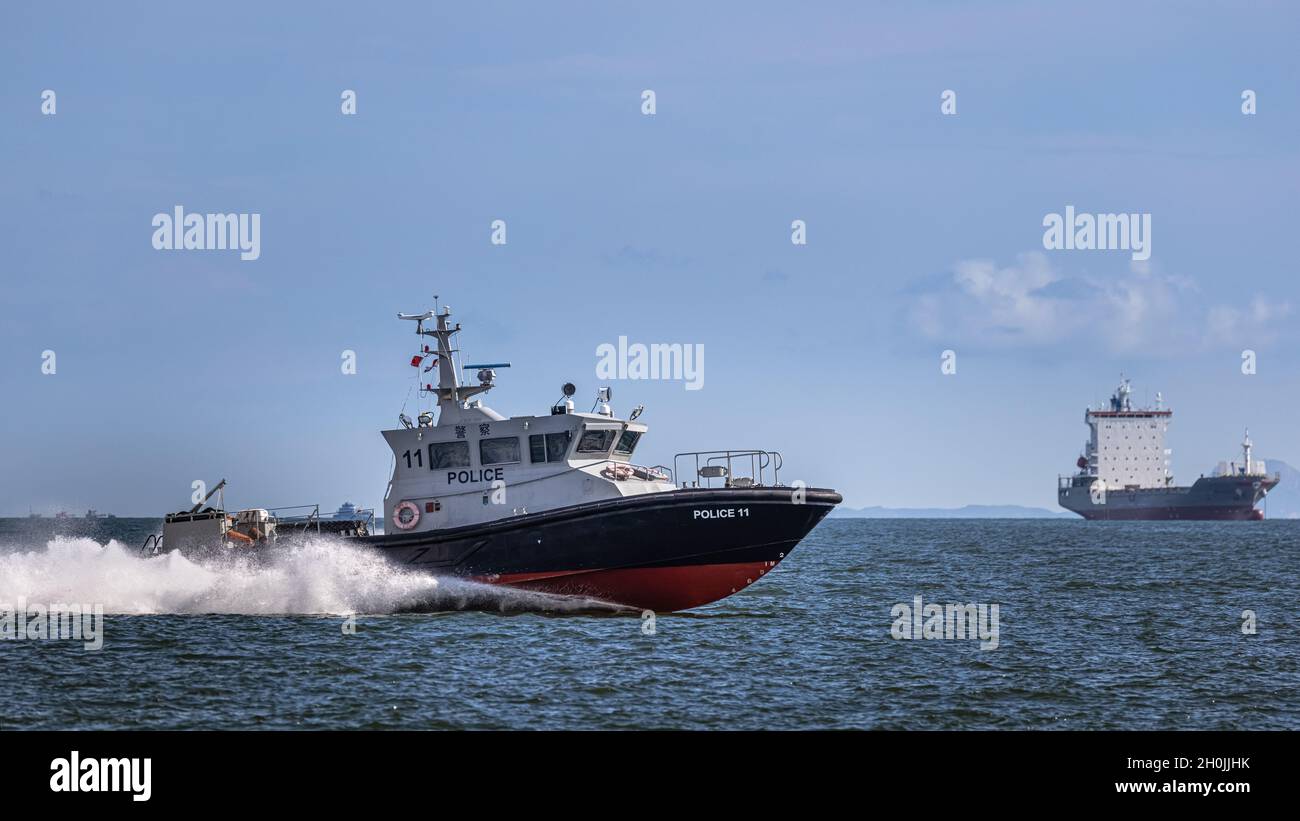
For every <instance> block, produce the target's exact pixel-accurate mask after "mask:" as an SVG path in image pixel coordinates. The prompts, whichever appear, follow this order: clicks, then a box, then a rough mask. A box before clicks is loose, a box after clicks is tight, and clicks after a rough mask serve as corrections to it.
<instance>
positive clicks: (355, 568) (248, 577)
mask: <svg viewBox="0 0 1300 821" xmlns="http://www.w3.org/2000/svg"><path fill="white" fill-rule="evenodd" d="M20 598H25V599H26V600H27V601H29V602H84V603H95V604H101V605H102V606H103V608H104V612H105V613H117V614H123V613H125V614H162V613H178V614H185V613H190V614H199V613H237V614H251V615H256V614H260V615H281V614H299V613H301V614H350V613H357V614H386V613H409V612H436V611H442V610H464V609H471V610H490V611H499V612H530V611H533V612H565V611H579V610H581V611H592V610H619V609H622V608H618V607H616V606H613V605H607V604H604V603H601V602H596V601H593V600H590V599H584V598H575V597H568V596H553V595H548V594H542V593H531V592H527V591H521V590H513V589H510V588H502V587H495V586H492V585H482V584H475V583H472V582H466V581H462V580H457V579H439V578H437V577H435V576H432V575H430V574H428V573H424V572H420V571H415V570H409V569H405V568H401V567H397V566H395V565H393V564H391V563H389V562H387V561H386V560H385V559H384V558H383V556H381V555H380V554H379V553H377V552H375V551H372V550H368V549H366V548H362V547H358V546H355V545H348V544H346V543H340V542H337V541H333V540H330V539H326V538H320V539H307V540H304V541H301V542H296V543H295V544H293V545H292V546H289V547H276V548H273V549H272V550H271V552H270V553H269V554H267V555H266V556H262V557H252V556H242V557H237V556H226V557H220V558H216V559H211V560H209V559H204V560H201V561H200V560H196V559H191V558H188V557H186V556H184V555H182V554H181V553H178V552H172V553H165V554H162V555H159V556H151V557H147V558H145V557H141V556H139V555H138V551H137V550H134V549H132V548H130V547H127V546H125V545H123V544H121V543H120V542H117V541H115V540H114V541H109V542H108V544H104V545H101V544H99V543H98V542H96V541H94V540H93V539H88V538H64V537H59V538H55V539H53V540H51V541H50V542H48V543H47V544H46V545H45V546H44V547H43V548H36V549H32V548H23V547H18V546H13V545H0V603H4V602H14V601H17V600H19V599H20Z"/></svg>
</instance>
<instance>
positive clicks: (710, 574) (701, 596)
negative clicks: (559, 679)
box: [476, 561, 776, 613]
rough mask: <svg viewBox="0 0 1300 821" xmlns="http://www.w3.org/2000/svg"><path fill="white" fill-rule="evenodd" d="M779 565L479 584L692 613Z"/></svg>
mask: <svg viewBox="0 0 1300 821" xmlns="http://www.w3.org/2000/svg"><path fill="white" fill-rule="evenodd" d="M775 566H776V562H774V561H768V562H737V563H731V564H693V565H678V566H675V567H632V568H611V569H604V570H582V571H573V572H559V573H550V574H546V573H515V574H506V575H502V576H496V577H492V578H479V579H476V581H483V582H489V583H491V584H505V585H509V586H511V587H519V588H523V589H525V590H536V591H539V592H542V593H556V594H559V595H564V596H587V597H590V598H593V599H600V600H601V601H607V602H614V603H615V604H622V605H626V606H628V607H636V608H639V609H641V610H654V611H656V612H660V613H667V612H671V611H674V610H689V609H691V608H692V607H699V606H701V605H704V604H708V603H709V602H715V601H717V600H718V599H722V598H725V597H727V596H730V595H731V594H732V593H737V592H739V591H741V590H743V589H745V588H746V587H748V586H750V585H751V584H753V583H754V582H756V581H758V580H759V578H761V577H762V576H763V574H765V573H767V572H768V571H770V570H771V569H772V568H773V567H775Z"/></svg>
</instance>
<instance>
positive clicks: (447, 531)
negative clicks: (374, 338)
mask: <svg viewBox="0 0 1300 821" xmlns="http://www.w3.org/2000/svg"><path fill="white" fill-rule="evenodd" d="M450 316H451V310H450V309H449V308H446V307H444V308H443V309H442V310H441V311H438V310H434V311H428V312H425V313H422V314H399V315H398V318H399V319H401V320H406V321H412V322H414V323H415V332H416V334H418V335H419V337H420V339H421V344H420V350H419V352H418V353H417V354H416V355H415V356H414V357H412V365H414V366H417V367H423V370H424V372H429V371H432V370H434V369H435V368H436V370H437V375H438V381H437V384H436V386H435V385H434V384H433V383H432V382H429V383H427V384H423V385H421V388H420V394H421V396H422V397H428V398H430V399H432V400H435V401H436V412H435V409H434V407H430V409H429V410H427V411H424V412H421V413H418V414H417V419H416V420H415V421H412V420H411V419H409V418H408V417H407V416H406V415H405V414H404V413H403V414H399V421H400V422H401V426H400V427H397V428H394V429H391V430H385V431H383V432H382V433H383V436H384V439H385V440H386V441H387V443H388V446H389V447H390V448H391V449H392V452H393V456H394V467H393V473H392V477H391V478H390V480H389V483H388V489H387V492H386V493H385V496H384V514H383V515H384V519H383V521H384V531H385V532H384V533H382V534H376V533H372V532H370V529H369V528H367V527H361V528H357V529H354V530H351V531H348V532H339V533H337V534H336V535H339V536H342V537H345V538H348V539H349V540H350V541H351V540H355V541H356V542H359V543H362V544H366V545H368V546H370V547H372V548H374V549H376V550H379V551H381V552H382V553H383V554H384V555H386V556H387V557H388V558H389V559H390V560H391V561H393V562H396V563H398V564H401V565H405V566H410V567H414V568H423V569H427V570H429V571H431V572H433V573H435V574H439V575H454V576H459V577H464V578H468V579H471V580H475V581H481V582H487V583H492V584H504V585H511V586H515V587H520V588H526V589H530V590H537V591H542V592H548V593H558V594H564V595H580V596H587V597H591V598H596V599H601V600H604V601H609V602H614V603H617V604H623V605H628V606H632V607H637V608H641V609H647V610H655V611H673V610H686V609H689V608H693V607H698V606H700V605H704V604H708V603H709V602H713V601H716V600H718V599H721V598H724V597H726V596H729V595H731V594H733V593H736V592H738V591H740V590H743V589H744V588H745V587H748V586H749V585H751V584H753V583H754V582H756V581H758V579H760V578H761V577H762V576H763V575H764V574H766V573H768V572H769V571H771V570H772V568H774V567H776V565H777V564H778V563H780V562H781V561H782V560H783V559H785V558H786V557H787V556H788V555H790V551H791V550H793V549H794V547H795V545H797V544H798V543H799V542H800V541H801V540H802V539H803V538H804V536H806V535H807V534H808V532H809V531H811V530H812V529H813V527H815V526H816V525H817V523H818V522H820V521H821V520H822V518H824V517H825V516H826V514H828V513H829V512H830V511H831V509H832V508H834V507H835V505H837V504H839V503H840V502H841V501H842V499H841V497H840V494H838V493H836V492H835V491H833V490H829V489H822V488H808V487H805V486H803V484H802V483H795V484H794V486H786V485H783V484H781V481H780V475H779V474H780V470H781V466H782V459H781V455H780V453H779V452H776V451H770V450H762V449H741V450H718V451H698V452H687V453H679V454H677V455H676V457H675V458H674V464H673V466H672V467H671V468H670V467H667V466H663V465H656V466H646V465H640V464H637V463H636V462H634V461H633V455H634V453H635V452H636V449H637V446H638V444H639V443H640V442H641V439H642V437H643V436H644V435H645V433H646V431H647V427H646V425H645V424H644V423H642V422H639V421H637V420H638V418H639V417H640V415H641V413H642V411H643V409H644V408H643V407H641V406H638V407H637V408H636V409H635V410H633V411H632V412H631V413H630V414H629V415H628V417H627V418H626V419H621V418H619V417H617V416H616V415H615V413H614V411H613V410H612V408H611V407H610V400H611V398H612V397H611V391H610V389H609V388H601V390H600V393H599V395H598V397H597V403H596V406H595V407H593V410H592V412H589V413H580V412H576V411H575V409H574V402H573V398H572V397H573V395H574V393H575V388H574V386H573V385H572V384H571V383H570V384H566V385H565V386H564V388H563V390H562V393H563V397H562V398H561V399H560V400H559V401H558V402H557V403H556V404H554V405H553V406H551V407H550V408H549V412H548V413H546V414H544V415H540V416H512V417H508V418H507V417H505V416H502V415H501V414H499V413H497V412H496V411H494V410H492V409H491V408H488V407H487V406H485V405H484V404H483V402H482V399H481V398H478V397H479V396H480V395H481V394H485V393H487V392H488V391H490V390H491V389H493V388H494V387H496V370H497V369H498V368H503V367H508V365H505V364H488V365H474V364H470V365H463V364H460V363H459V362H458V359H459V353H460V352H459V350H458V349H456V348H454V347H453V341H454V339H453V338H454V337H455V335H456V334H457V333H459V332H460V330H461V326H460V325H459V324H455V325H452V324H450V322H449V318H450ZM426 339H432V340H433V341H434V342H435V343H436V344H435V345H432V346H431V345H430V344H428V343H427V342H425V340H426ZM426 362H427V363H428V364H427V365H426V364H425V363H426ZM458 365H459V367H458ZM461 370H466V371H476V372H477V373H476V376H477V384H462V382H461V379H460V376H459V372H460V371H461ZM431 405H432V403H431ZM214 510H215V509H214ZM202 513H203V510H202V505H198V506H196V508H195V509H194V511H192V512H188V513H182V514H175V515H177V516H182V517H183V516H185V515H197V514H202ZM264 514H267V515H264ZM240 516H242V517H243V520H244V524H245V529H244V531H243V535H250V534H249V533H248V532H247V531H248V529H249V528H248V525H252V526H253V527H254V528H256V529H257V536H259V537H261V538H262V539H265V535H266V534H265V530H266V527H267V526H268V525H271V524H274V522H272V521H271V520H272V519H274V517H273V516H269V514H268V511H265V510H255V511H252V512H249V511H241V512H240V513H239V514H237V515H236V517H235V519H236V520H238V519H239V517H240ZM236 529H237V528H236ZM308 529H310V523H309V526H308ZM171 538H172V537H171V536H169V535H167V533H166V526H165V527H164V535H163V540H164V542H170V541H171ZM170 547H172V545H170V544H168V548H170Z"/></svg>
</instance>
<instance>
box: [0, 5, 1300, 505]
mask: <svg viewBox="0 0 1300 821" xmlns="http://www.w3.org/2000/svg"><path fill="white" fill-rule="evenodd" d="M377 5H379V7H378V8H375V7H371V6H365V5H357V4H324V5H320V6H317V5H313V6H311V7H310V11H308V10H307V7H305V6H304V7H302V8H297V9H290V8H287V7H281V6H280V5H278V4H267V3H259V4H244V3H226V4H221V5H220V6H212V7H189V6H187V5H184V4H161V3H157V4H111V5H110V4H90V3H83V4H67V5H60V6H57V7H50V6H47V5H45V4H27V3H6V4H5V5H4V6H3V8H2V9H0V77H3V81H2V82H0V175H2V178H3V180H4V194H5V195H4V197H3V198H0V238H3V240H4V249H5V251H4V254H3V257H2V258H0V284H2V285H3V287H2V288H0V299H3V308H4V310H3V311H0V397H3V408H4V411H3V414H2V415H0V459H2V467H0V513H10V514H14V513H25V512H26V510H27V508H28V506H29V505H30V506H33V507H35V508H36V509H37V510H43V511H46V512H53V511H54V510H57V509H60V508H67V509H69V510H74V511H81V510H84V509H85V508H87V507H96V508H99V509H101V510H112V511H116V512H119V513H122V514H155V513H159V512H161V511H163V510H168V509H174V508H177V507H180V506H182V505H183V504H184V503H185V502H186V500H187V499H188V496H189V492H190V491H189V488H190V482H191V481H193V480H194V479H198V478H203V479H207V480H209V481H215V480H216V479H217V478H220V477H222V476H225V477H227V478H229V479H230V480H231V482H232V492H231V494H230V495H229V496H228V501H230V502H231V503H232V504H262V505H277V504H297V503H303V502H318V501H319V502H321V503H322V504H324V505H327V506H331V507H332V506H334V505H337V504H338V503H339V502H341V501H343V500H344V499H345V498H347V499H351V500H353V501H356V502H358V503H362V504H369V505H374V504H378V503H379V502H380V499H381V497H382V493H383V489H384V484H385V482H386V479H387V474H388V470H389V464H390V454H389V452H388V450H387V448H386V447H385V445H384V443H383V441H382V439H381V438H380V437H379V434H378V430H379V429H380V428H383V427H391V426H392V425H393V424H395V419H396V415H397V413H398V411H399V410H401V408H402V405H403V402H404V401H405V400H406V398H407V393H408V390H409V387H410V385H411V376H412V373H411V372H412V369H411V368H410V367H409V365H408V364H407V360H408V359H409V355H410V353H411V348H412V345H413V344H414V341H415V340H414V337H413V336H412V335H410V334H409V331H410V328H409V326H407V325H405V324H399V323H397V322H396V321H395V320H394V318H393V317H394V315H395V314H396V312H398V311H399V310H400V311H417V310H422V309H424V308H425V307H427V306H428V305H429V304H430V303H431V301H432V295H433V294H434V293H437V294H440V295H441V297H442V300H443V302H446V303H450V304H451V305H452V306H453V308H454V310H455V311H456V315H457V317H458V319H459V320H460V321H461V322H463V323H464V324H465V325H466V328H467V333H466V334H465V335H464V340H463V341H464V343H465V345H466V349H467V351H468V353H469V354H470V357H471V358H473V359H490V360H494V361H510V362H512V363H513V364H514V368H513V369H512V370H510V371H507V372H504V373H503V374H502V376H501V379H500V385H501V387H499V388H498V389H497V390H495V391H494V392H493V393H491V394H490V395H489V398H488V402H489V404H491V405H492V406H494V407H495V408H497V409H498V410H499V411H501V412H503V413H506V414H523V413H545V410H546V407H547V406H548V405H549V403H550V402H551V401H552V400H554V399H555V398H556V396H557V395H558V393H559V392H558V386H559V385H560V384H561V383H562V382H564V381H573V382H575V383H576V384H577V385H578V387H579V394H578V399H579V400H581V401H580V404H583V405H584V406H585V405H586V404H587V400H588V397H590V396H591V395H593V394H594V393H595V390H596V388H597V387H598V383H597V380H596V376H595V370H594V368H595V361H596V357H595V349H596V347H597V346H598V345H600V344H601V343H605V342H614V341H616V340H617V338H618V337H619V336H620V335H625V336H627V337H629V338H630V339H631V340H633V341H642V342H646V343H649V342H682V343H693V344H702V345H704V348H705V351H706V356H705V368H706V376H705V387H704V389H703V390H699V391H686V390H684V388H683V386H682V384H681V383H674V382H622V383H615V385H614V390H615V400H616V401H615V408H616V410H619V411H622V412H626V411H627V410H629V409H630V408H631V406H632V405H635V404H637V403H645V405H646V406H647V411H646V414H645V416H643V417H642V419H643V421H645V422H647V423H648V424H649V425H650V435H649V437H647V439H646V440H645V441H644V443H643V444H642V446H641V450H640V451H639V452H638V456H639V457H640V458H641V459H642V460H643V461H647V462H652V463H653V462H670V461H671V458H672V455H673V454H674V453H675V452H677V451H685V450H695V449H702V448H710V447H768V448H775V449H779V450H781V451H782V452H783V453H784V454H785V460H786V465H787V475H786V476H785V477H783V478H788V479H802V480H804V481H807V482H809V483H810V484H814V485H822V486H833V487H836V488H838V489H840V490H841V491H842V492H843V493H844V495H845V498H846V503H847V504H849V505H852V506H866V505H875V504H880V505H890V506H955V505H961V504H967V503H984V504H998V503H1019V504H1029V505H1038V506H1044V507H1052V506H1054V504H1055V477H1056V475H1057V474H1058V473H1061V472H1066V471H1068V470H1069V469H1070V466H1071V465H1072V463H1073V461H1074V458H1075V457H1076V456H1077V453H1078V450H1079V447H1080V444H1081V443H1082V441H1083V439H1084V437H1085V433H1086V429H1085V427H1084V425H1083V423H1082V412H1083V408H1084V406H1085V405H1086V404H1088V403H1089V402H1095V401H1098V400H1100V399H1102V398H1104V397H1105V396H1106V395H1107V393H1108V392H1109V391H1110V389H1111V388H1112V387H1113V386H1114V384H1115V382H1116V381H1117V380H1118V377H1119V374H1120V373H1121V372H1124V373H1125V374H1127V375H1129V376H1130V377H1132V378H1133V380H1134V387H1135V395H1136V396H1137V397H1138V398H1139V399H1142V398H1144V397H1148V396H1150V397H1154V393H1155V391H1156V390H1160V391H1162V392H1163V393H1164V396H1165V397H1166V399H1167V401H1168V403H1169V404H1170V405H1171V406H1172V407H1173V408H1174V411H1175V420H1174V425H1173V427H1172V429H1171V433H1170V438H1171V442H1172V445H1173V448H1174V457H1173V459H1174V461H1173V467H1174V472H1175V476H1176V478H1180V479H1191V478H1194V476H1195V475H1196V474H1197V473H1200V472H1201V471H1203V470H1207V469H1209V468H1210V467H1212V466H1213V465H1214V464H1215V463H1216V462H1217V461H1218V460H1220V459H1224V458H1229V457H1230V456H1232V455H1233V453H1234V451H1235V447H1236V443H1237V442H1238V441H1239V440H1240V435H1241V429H1242V428H1243V427H1244V426H1246V425H1249V426H1250V428H1251V434H1252V436H1253V438H1254V439H1255V441H1256V443H1257V453H1259V454H1260V455H1262V456H1265V457H1274V458H1283V459H1289V460H1291V461H1292V462H1300V433H1298V432H1297V430H1296V428H1295V425H1294V423H1293V419H1294V417H1295V413H1294V408H1295V407H1296V405H1297V404H1298V403H1300V364H1298V363H1297V360H1296V356H1295V351H1296V342H1297V338H1296V333H1295V327H1296V318H1297V314H1296V311H1300V286H1298V285H1297V276H1296V273H1297V272H1296V263H1295V259H1296V254H1295V250H1294V246H1293V242H1294V239H1293V238H1294V236H1295V234H1296V231H1295V226H1294V223H1295V220H1296V215H1297V213H1298V212H1300V208H1298V206H1300V185H1297V183H1298V182H1300V173H1298V172H1300V162H1298V160H1300V156H1298V154H1300V140H1297V136H1300V115H1298V108H1297V106H1298V104H1300V93H1298V92H1297V88H1296V83H1297V79H1300V72H1298V71H1297V68H1298V67H1300V66H1298V63H1300V58H1298V57H1297V49H1296V48H1295V43H1296V42H1297V34H1298V33H1300V32H1298V31H1297V29H1298V28H1300V25H1298V23H1300V11H1297V8H1296V7H1295V6H1294V4H1286V3H1257V4H1247V5H1245V6H1242V5H1241V4H1229V3H1178V4H1174V3H1168V4H1147V3H1137V4H1135V3H1088V4H1068V5H1067V4H1043V3H985V4H978V5H977V4H965V3H930V4H925V3H902V2H898V3H881V4H860V3H846V4H818V5H816V7H814V8H803V7H792V6H790V5H789V4H780V5H778V4H775V3H769V4H749V3H747V4H743V5H742V4H734V3H719V4H711V5H709V6H706V7H703V8H702V7H701V4H689V3H679V4H656V5H655V6H654V7H653V8H651V7H645V6H637V7H632V6H627V5H624V4H599V3H592V4H524V3H516V4H473V5H472V6H471V7H466V4H430V3H421V4H377ZM45 89H51V90H54V91H55V92H56V94H57V113H56V114H55V115H53V116H44V115H42V113H41V110H40V107H41V92H42V91H43V90H45ZM344 89H353V90H355V91H356V92H357V97H358V104H357V109H358V113H357V114H356V115H355V116H344V115H342V114H341V112H340V94H341V92H342V91H343V90H344ZM643 89H653V90H654V91H655V92H656V95H657V112H656V113H655V114H654V116H644V115H643V114H642V113H641V92H642V90H643ZM945 89H952V90H954V91H956V92H957V114H956V116H944V115H942V114H941V113H940V93H941V92H942V91H943V90H945ZM1243 89H1252V90H1254V91H1255V92H1256V94H1257V101H1258V102H1257V104H1258V113H1257V114H1256V115H1254V116H1245V115H1243V114H1242V113H1241V93H1242V90H1243ZM178 204H179V205H183V206H184V207H185V208H186V209H187V210H188V211H193V212H249V213H258V214H260V215H261V256H260V258H259V259H258V260H256V261H250V262H244V261H240V259H239V255H238V254H237V253H235V252H227V251H183V252H172V251H158V250H155V249H154V248H153V247H152V246H151V243H150V240H151V237H152V233H153V229H152V227H151V219H152V217H153V215H154V214H156V213H159V212H170V211H171V209H172V208H173V207H174V206H175V205H178ZM1066 205H1074V206H1075V207H1076V209H1078V210H1080V211H1087V212H1093V213H1096V212H1135V213H1149V214H1150V215H1151V219H1152V235H1153V236H1152V255H1151V259H1150V260H1149V261H1148V262H1146V263H1143V264H1136V263H1134V262H1133V261H1132V260H1131V259H1130V255H1129V254H1128V253H1127V252H1124V251H1047V250H1044V248H1043V245H1042V235H1043V228H1042V220H1043V217H1044V215H1046V214H1048V213H1059V212H1062V211H1063V210H1064V208H1065V206H1066ZM494 219H504V220H506V222H507V225H508V243H507V244H506V245H504V246H494V245H492V244H491V243H490V242H489V236H490V229H489V226H490V224H491V222H492V220H494ZM794 219H803V220H805V221H806V223H807V226H808V244H807V245H805V246H796V245H792V244H791V242H790V223H791V221H792V220H794ZM1245 348H1251V349H1253V350H1255V351H1257V353H1258V357H1259V366H1258V373H1256V374H1254V375H1250V376H1246V375H1243V374H1242V373H1241V369H1240V361H1241V351H1242V350H1243V349H1245ZM345 349H351V350H355V351H356V352H357V356H358V373H357V374H356V375H352V376H346V375H343V374H342V373H341V371H340V367H339V363H340V354H341V352H342V351H343V350H345ZM945 349H952V350H955V351H956V352H957V357H958V359H957V362H958V370H957V373H956V374H954V375H952V376H944V375H941V374H940V370H939V357H940V353H941V352H942V351H943V350H945ZM44 350H53V351H55V352H56V354H57V357H58V359H57V368H58V370H57V373H56V374H54V375H45V374H42V373H41V354H42V351H44ZM409 407H410V406H409V405H408V408H409ZM583 409H585V407H584V408H583Z"/></svg>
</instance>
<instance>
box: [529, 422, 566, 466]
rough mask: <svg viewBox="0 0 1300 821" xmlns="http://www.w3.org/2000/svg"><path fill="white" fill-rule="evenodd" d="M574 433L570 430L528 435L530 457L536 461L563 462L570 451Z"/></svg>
mask: <svg viewBox="0 0 1300 821" xmlns="http://www.w3.org/2000/svg"><path fill="white" fill-rule="evenodd" d="M571 441H573V434H571V433H569V431H567V430H566V431H561V432H559V433H546V434H542V433H534V434H533V435H532V436H529V437H528V458H529V459H531V460H532V461H534V462H563V461H564V457H565V456H567V455H568V453H569V442H571Z"/></svg>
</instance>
